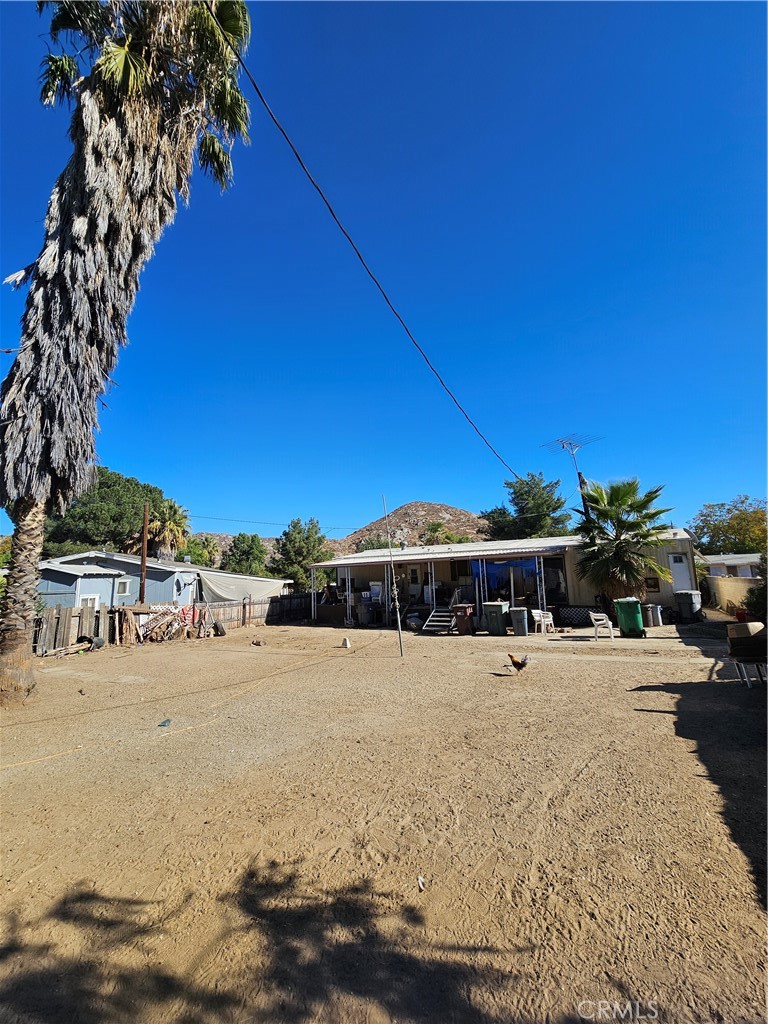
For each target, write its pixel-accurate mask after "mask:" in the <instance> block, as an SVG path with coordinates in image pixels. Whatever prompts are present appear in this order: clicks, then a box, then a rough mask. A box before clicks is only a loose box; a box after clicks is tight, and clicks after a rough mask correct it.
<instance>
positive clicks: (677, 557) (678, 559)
mask: <svg viewBox="0 0 768 1024" xmlns="http://www.w3.org/2000/svg"><path fill="white" fill-rule="evenodd" d="M672 561H673V562H674V563H675V565H682V564H683V562H684V561H685V557H684V556H683V555H672Z"/></svg>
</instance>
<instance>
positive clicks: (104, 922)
mask: <svg viewBox="0 0 768 1024" xmlns="http://www.w3.org/2000/svg"><path fill="white" fill-rule="evenodd" d="M188 900H189V897H187V898H186V900H185V901H184V902H183V903H182V906H183V905H184V903H186V902H188ZM151 906H152V905H151V904H150V903H148V902H145V901H141V900H127V899H120V898H114V897H112V898H108V897H106V896H102V895H100V894H99V893H98V892H96V891H94V890H92V889H85V888H75V889H73V890H72V891H71V892H69V893H67V895H66V896H65V897H64V898H63V899H61V900H60V901H59V902H58V903H56V904H55V905H54V906H53V908H52V909H51V910H50V911H49V912H48V913H47V914H46V915H45V916H44V917H43V918H42V919H41V920H40V921H38V922H35V924H34V925H33V927H35V926H43V925H45V924H46V923H48V924H50V923H51V922H60V923H62V924H69V925H73V926H74V927H75V928H76V929H77V934H76V939H75V942H74V949H73V944H72V942H68V943H67V946H66V950H64V949H63V948H60V945H54V944H33V943H30V942H25V940H24V937H23V929H22V927H21V925H20V922H19V921H18V919H17V918H16V917H15V915H7V917H6V931H7V935H8V938H7V940H6V942H5V944H4V945H3V946H2V947H0V962H3V961H5V962H6V966H8V967H10V966H12V961H13V960H14V959H16V960H18V961H19V963H20V969H17V970H15V971H12V972H11V971H9V973H8V976H7V979H6V980H4V981H3V983H2V984H0V1004H1V1005H3V1006H4V1007H5V1008H6V1009H7V1010H10V1011H12V1012H14V1013H16V1014H18V1015H20V1018H21V1019H23V1020H25V1021H39V1022H43V1024H118V1022H119V1024H123V1022H128V1021H136V1020H138V1019H144V1020H147V1019H150V1020H151V1019H153V1017H154V1015H155V1014H156V1013H157V1012H158V1011H160V1010H161V1009H163V1010H171V1011H172V1010H173V1009H174V1008H175V1007H178V1008H179V1009H180V1011H181V1012H179V1013H178V1014H176V1015H174V1016H173V1017H172V1019H173V1020H176V1021H178V1022H179V1024H182V1022H183V1024H210V1022H212V1021H218V1020H222V1021H223V1020H226V1019H227V1013H228V1011H229V1010H230V1009H231V1007H232V1006H233V1005H234V1000H233V997H232V996H231V995H228V994H227V993H221V992H219V991H208V990H205V989H203V988H201V987H199V986H197V985H195V984H194V983H193V982H192V983H191V982H190V981H189V980H188V979H185V978H183V977H180V976H175V975H174V974H172V973H170V972H168V971H166V970H164V969H162V968H161V967H160V966H158V965H152V966H150V965H149V964H147V963H145V964H144V965H142V966H139V967H126V966H125V965H121V964H120V962H119V959H120V953H121V951H123V950H125V949H126V948H128V947H134V948H135V947H136V946H138V948H139V949H141V942H142V940H143V939H146V938H149V937H150V936H151V935H152V933H153V932H156V931H158V930H159V929H161V928H163V927H165V926H167V923H168V921H169V920H170V918H171V917H172V916H176V914H178V912H179V910H180V909H181V907H177V908H176V909H175V910H174V911H173V913H172V914H165V915H161V916H160V917H159V918H158V915H157V914H154V913H151V912H150V913H149V914H148V911H151ZM148 918H149V919H148ZM152 918H154V919H155V920H151V919H152ZM17 1019H18V1018H17Z"/></svg>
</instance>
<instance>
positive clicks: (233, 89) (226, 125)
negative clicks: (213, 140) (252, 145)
mask: <svg viewBox="0 0 768 1024" xmlns="http://www.w3.org/2000/svg"><path fill="white" fill-rule="evenodd" d="M210 110H211V114H212V115H213V117H214V118H215V120H216V121H217V123H218V124H219V125H220V126H221V128H223V130H224V131H225V132H226V133H227V135H228V136H229V137H230V138H233V139H234V138H241V139H243V141H244V142H248V141H249V139H248V126H249V125H250V123H251V111H250V109H249V107H248V101H247V100H246V98H245V96H243V94H242V92H241V91H240V89H239V88H238V86H237V83H236V82H235V81H233V80H232V78H230V77H229V76H227V77H225V78H223V79H222V81H221V83H220V85H219V87H218V89H217V90H216V91H215V92H214V94H213V96H212V97H211V100H210Z"/></svg>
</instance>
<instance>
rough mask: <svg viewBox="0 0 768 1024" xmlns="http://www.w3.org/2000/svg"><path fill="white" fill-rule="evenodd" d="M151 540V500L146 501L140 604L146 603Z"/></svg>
mask: <svg viewBox="0 0 768 1024" xmlns="http://www.w3.org/2000/svg"><path fill="white" fill-rule="evenodd" d="M148 540H149V502H148V501H145V502H144V528H143V530H142V531H141V578H140V581H139V604H144V595H145V593H146V589H147V541H148Z"/></svg>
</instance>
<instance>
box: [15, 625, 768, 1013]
mask: <svg viewBox="0 0 768 1024" xmlns="http://www.w3.org/2000/svg"><path fill="white" fill-rule="evenodd" d="M651 632H652V634H653V635H652V636H651V637H650V638H649V639H648V640H645V641H639V640H636V641H632V640H615V641H611V640H608V639H601V640H600V641H598V642H595V641H594V640H593V639H592V640H590V633H589V631H582V632H578V631H577V633H575V634H573V635H566V636H563V637H558V638H542V637H541V636H539V637H535V638H534V637H530V638H527V639H525V638H521V639H518V638H515V637H508V638H496V637H488V636H477V637H455V636H452V637H427V636H425V637H422V636H410V635H407V636H406V637H405V650H406V656H405V659H404V660H401V659H400V657H399V652H398V645H397V635H396V634H395V633H391V632H380V631H377V630H357V631H352V632H350V633H349V634H348V635H349V636H350V639H351V641H352V647H351V649H349V650H345V649H342V648H341V646H340V644H341V640H342V637H343V636H344V635H345V634H344V633H343V632H342V631H339V630H334V629H326V628H310V627H284V628H283V627H270V628H265V627H262V628H260V629H255V628H254V629H242V630H238V631H237V632H233V633H231V634H230V635H229V636H227V637H225V638H219V639H211V640H205V641H191V642H183V643H182V642H180V643H175V644H164V645H147V646H146V647H144V648H137V649H133V650H130V651H126V650H122V649H119V648H116V649H115V648H113V649H105V650H102V651H99V652H94V653H92V654H86V655H78V656H73V657H70V658H63V659H61V660H54V659H45V661H43V662H41V663H40V666H41V669H40V683H39V686H38V688H37V691H36V694H35V695H34V696H33V698H32V699H31V700H30V701H29V702H28V703H27V705H26V706H25V707H24V708H21V709H15V710H12V711H6V712H5V713H4V715H3V720H2V732H1V733H0V735H1V736H2V757H1V760H2V768H3V771H2V776H3V794H4V795H3V806H2V841H3V874H2V879H3V887H4V909H5V936H4V939H3V949H2V959H1V960H0V971H1V972H2V974H1V975H0V1006H2V1009H0V1020H2V1021H3V1022H4V1024H23V1022H24V1024H26V1022H33V1021H34V1022H43V1024H49V1022H50V1024H54V1022H55V1024H59V1022H82V1024H97V1022H98V1024H101V1022H124V1021H125V1022H137V1024H144V1022H151V1024H154V1022H174V1024H203V1022H213V1021H217V1022H218V1021H221V1022H243V1024H245V1022H247V1024H282V1022H286V1024H303V1022H322V1024H326V1022H328V1024H352V1022H355V1024H357V1022H360V1024H397V1022H402V1024H406V1022H407V1024H410V1022H415V1024H427V1022H428V1024H451V1022H453V1024H465V1022H466V1024H501V1022H503V1024H576V1022H578V1021H582V1020H608V1019H624V1020H626V1019H647V1020H660V1021H668V1022H673V1024H688V1022H723V1024H757V1022H759V1021H762V1020H763V1019H764V1003H763V984H762V982H763V971H764V962H763V956H764V920H763V913H762V910H761V905H762V903H763V901H764V898H765V845H764V844H765V814H766V811H765V806H766V805H765V799H766V793H765V752H764V744H765V687H763V686H756V687H755V688H753V689H751V690H748V689H746V688H745V687H742V686H740V685H739V684H738V682H736V680H735V673H734V672H733V670H732V668H731V666H729V665H728V664H726V663H724V662H723V660H722V656H723V654H724V651H723V649H722V648H721V647H719V646H718V644H717V642H714V641H712V640H707V639H706V638H699V639H696V638H689V639H687V640H683V639H681V638H680V637H679V636H678V633H677V631H676V630H675V629H674V628H673V627H667V628H661V629H659V630H654V631H651ZM257 637H260V638H263V639H265V640H266V641H267V644H266V646H263V647H255V646H252V645H251V641H252V640H253V639H254V638H257ZM507 652H513V653H515V654H516V655H522V654H524V653H528V654H529V655H530V663H529V665H528V667H527V669H526V670H525V671H524V672H523V673H521V674H520V675H517V674H516V673H514V672H512V671H510V670H509V669H508V668H507V663H508V658H507ZM166 723H167V724H166ZM628 1004H631V1007H630V1010H631V1012H629V1013H628V1011H627V1005H628Z"/></svg>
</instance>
